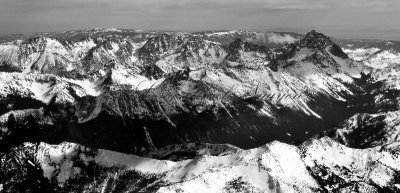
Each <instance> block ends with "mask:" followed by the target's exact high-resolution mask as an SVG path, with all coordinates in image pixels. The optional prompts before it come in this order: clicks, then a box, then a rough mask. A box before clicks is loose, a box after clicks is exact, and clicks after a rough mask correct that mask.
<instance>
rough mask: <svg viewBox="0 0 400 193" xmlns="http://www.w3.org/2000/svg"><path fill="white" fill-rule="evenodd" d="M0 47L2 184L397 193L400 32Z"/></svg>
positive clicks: (112, 32)
mask: <svg viewBox="0 0 400 193" xmlns="http://www.w3.org/2000/svg"><path fill="white" fill-rule="evenodd" d="M10 37H11V36H10ZM10 37H8V39H7V40H10V39H9V38H10ZM0 42H3V43H1V44H0V193H2V192H188V193H191V192H199V193H202V192H209V193H214V192H216V193H219V192H299V193H300V192H400V152H399V151H400V149H399V146H400V135H399V133H400V109H399V108H400V66H399V64H400V42H396V41H375V40H371V41H368V40H342V39H333V38H329V37H327V36H325V35H324V34H321V33H318V32H316V31H311V32H309V33H307V34H305V35H302V34H296V33H275V32H274V33H272V32H265V33H264V32H249V31H212V32H196V33H183V32H182V33H175V32H174V33H172V32H168V33H161V32H151V31H140V30H127V29H97V28H96V29H90V30H78V31H67V32H60V33H45V34H36V35H34V36H33V37H21V36H18V37H16V39H15V40H12V41H3V40H2V39H1V36H0Z"/></svg>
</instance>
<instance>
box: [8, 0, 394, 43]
mask: <svg viewBox="0 0 400 193" xmlns="http://www.w3.org/2000/svg"><path fill="white" fill-rule="evenodd" d="M397 18H400V2H399V1H397V0H384V1H374V0H342V1H340V2H336V1H335V2H332V1H328V0H248V1H239V0H215V1H212V0H202V1H201V0H176V1H173V2H171V1H167V0H146V1H145V0H138V1H128V0H114V1H111V0H69V1H62V0H30V1H25V0H0V34H2V35H6V34H21V33H34V32H60V31H69V30H82V29H90V28H111V27H115V28H124V29H143V30H154V31H209V30H249V31H279V32H281V31H285V32H296V33H306V32H308V31H310V30H311V29H315V30H317V31H320V32H322V33H325V34H327V35H329V36H331V37H335V38H357V39H388V40H400V20H399V19H397Z"/></svg>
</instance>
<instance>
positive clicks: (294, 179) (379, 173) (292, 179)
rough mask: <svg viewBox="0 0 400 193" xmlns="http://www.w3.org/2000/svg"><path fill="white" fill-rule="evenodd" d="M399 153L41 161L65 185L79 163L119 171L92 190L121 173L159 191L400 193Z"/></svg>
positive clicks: (334, 150)
mask: <svg viewBox="0 0 400 193" xmlns="http://www.w3.org/2000/svg"><path fill="white" fill-rule="evenodd" d="M26 145H29V144H26ZM391 149H394V151H395V152H396V153H395V154H393V152H392V151H391ZM202 151H207V149H202ZM398 151H399V149H398V145H397V146H396V147H391V148H390V149H388V148H386V147H383V146H377V147H374V148H367V149H354V148H349V147H346V146H344V145H342V144H339V143H338V142H336V141H334V140H332V139H331V138H329V137H323V138H320V139H312V140H309V141H307V142H306V143H304V144H303V145H301V146H300V147H296V146H293V145H288V144H285V143H281V142H277V141H275V142H271V143H268V144H266V145H264V146H261V147H259V148H255V149H250V150H242V149H240V148H235V149H234V150H232V149H230V150H229V151H228V152H224V151H223V149H221V152H214V155H210V154H204V155H201V156H199V157H197V158H195V159H188V160H183V161H168V160H157V159H151V158H143V157H139V156H136V155H129V154H123V153H118V152H113V151H108V150H91V149H89V148H85V147H83V146H80V145H78V144H73V143H62V144H60V145H48V144H45V143H41V144H40V145H39V147H38V152H37V155H36V156H37V157H36V159H37V160H38V161H39V163H40V164H41V167H42V168H43V171H44V175H45V176H46V177H47V178H49V179H54V180H57V182H58V184H59V185H60V186H63V185H65V184H66V183H67V182H68V180H70V179H74V178H76V179H79V178H80V177H79V176H80V174H81V173H82V170H81V168H80V167H79V166H77V164H76V163H79V162H83V163H84V164H85V165H88V164H89V163H90V162H94V163H96V164H97V165H98V166H99V167H100V168H102V169H101V170H99V174H98V175H99V176H100V175H102V173H103V175H104V173H107V172H108V171H109V170H111V169H110V168H117V170H118V172H117V173H112V175H110V174H108V175H106V176H107V177H99V178H98V181H97V182H96V183H97V185H93V184H92V183H93V182H92V183H90V184H87V186H95V188H101V187H103V188H109V189H110V190H113V188H115V187H113V181H114V182H115V181H119V180H123V179H120V178H123V177H122V176H121V175H120V174H121V173H125V172H129V171H135V172H138V173H140V174H141V175H142V176H141V178H150V177H149V176H154V177H155V178H156V180H154V182H153V183H152V184H149V185H148V186H149V187H151V186H162V187H161V188H160V189H159V190H157V192H180V191H181V192H232V191H233V192H242V191H253V192H317V191H322V190H325V191H326V190H327V191H332V190H335V191H349V190H351V189H353V188H355V187H356V188H358V189H360V190H364V191H368V192H379V190H380V189H379V187H388V188H390V189H392V190H399V189H398V188H399V186H400V184H396V180H398V179H396V178H397V176H396V174H397V175H398V172H399V169H400V167H399V163H400V156H399V152H398ZM397 182H398V181H397ZM149 187H147V188H149ZM144 190H146V188H144ZM111 192H112V191H111Z"/></svg>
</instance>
